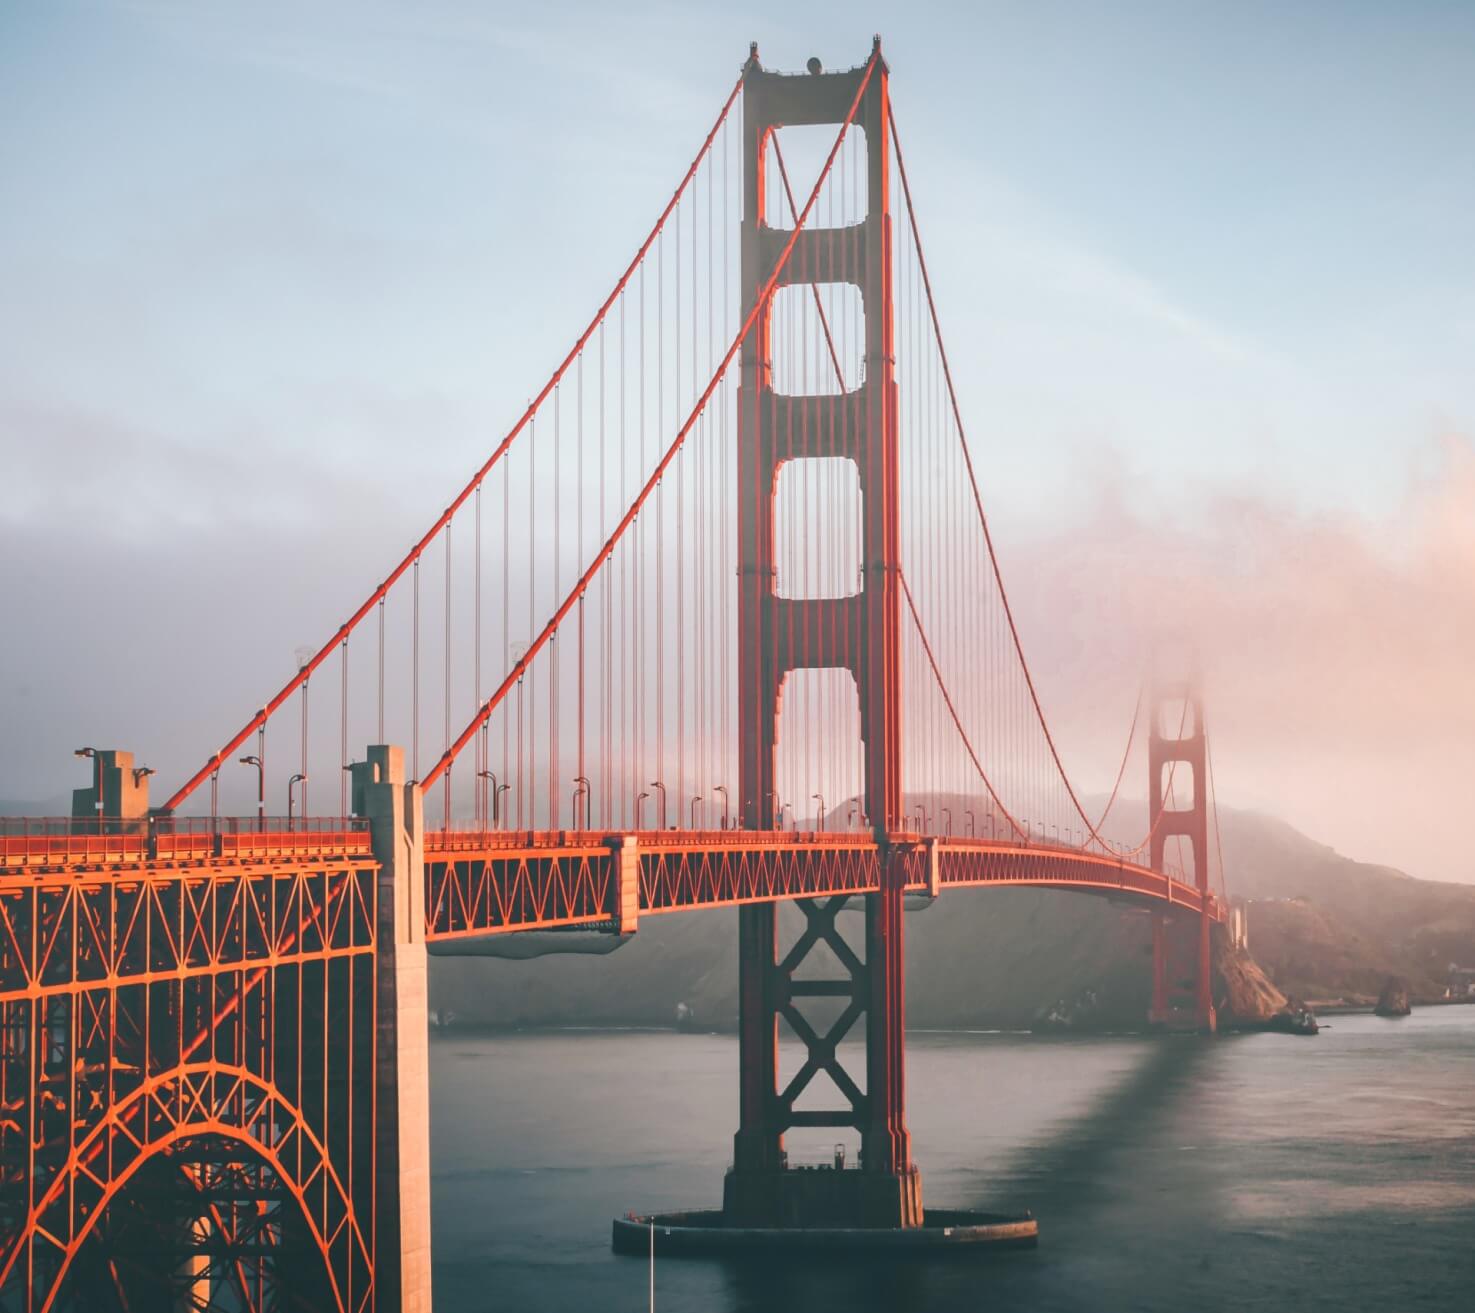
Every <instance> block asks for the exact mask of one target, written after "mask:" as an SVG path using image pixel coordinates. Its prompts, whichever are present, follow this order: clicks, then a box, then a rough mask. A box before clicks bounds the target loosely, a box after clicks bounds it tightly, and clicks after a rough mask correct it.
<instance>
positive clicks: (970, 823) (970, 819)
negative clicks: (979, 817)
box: [963, 807, 977, 839]
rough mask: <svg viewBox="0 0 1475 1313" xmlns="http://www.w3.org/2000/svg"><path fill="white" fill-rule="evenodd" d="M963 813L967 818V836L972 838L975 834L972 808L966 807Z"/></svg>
mask: <svg viewBox="0 0 1475 1313" xmlns="http://www.w3.org/2000/svg"><path fill="white" fill-rule="evenodd" d="M963 815H964V816H966V817H967V818H968V837H969V838H970V839H972V838H973V837H974V836H975V835H976V834H977V826H976V825H975V824H974V818H973V808H971V807H970V808H968V810H967V811H965V812H964V813H963Z"/></svg>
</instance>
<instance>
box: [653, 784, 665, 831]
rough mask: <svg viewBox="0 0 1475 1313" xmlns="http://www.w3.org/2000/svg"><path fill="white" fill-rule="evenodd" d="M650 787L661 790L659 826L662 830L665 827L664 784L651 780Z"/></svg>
mask: <svg viewBox="0 0 1475 1313" xmlns="http://www.w3.org/2000/svg"><path fill="white" fill-rule="evenodd" d="M650 787H651V788H653V789H659V790H660V791H661V812H660V816H661V824H660V826H659V828H660V829H662V830H664V829H665V828H666V786H665V785H664V784H662V783H661V782H660V780H652V781H651V782H650Z"/></svg>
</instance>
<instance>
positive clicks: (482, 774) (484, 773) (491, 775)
mask: <svg viewBox="0 0 1475 1313" xmlns="http://www.w3.org/2000/svg"><path fill="white" fill-rule="evenodd" d="M476 778H477V779H479V780H491V782H492V815H491V823H492V824H493V825H494V826H495V825H496V823H497V795H498V794H499V793H501V792H502V790H501V789H500V788H498V787H497V772H496V771H493V770H479V771H477V772H476ZM481 814H482V818H483V820H485V818H486V815H487V786H486V785H485V784H483V785H482V786H481Z"/></svg>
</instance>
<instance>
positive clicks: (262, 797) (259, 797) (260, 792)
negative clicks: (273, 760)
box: [240, 755, 266, 833]
mask: <svg viewBox="0 0 1475 1313" xmlns="http://www.w3.org/2000/svg"><path fill="white" fill-rule="evenodd" d="M240 762H241V765H242V766H255V767H256V828H257V829H258V830H259V831H262V832H263V833H264V832H265V830H266V767H265V766H263V765H262V764H261V758H260V757H259V756H254V755H253V756H250V757H242V758H240Z"/></svg>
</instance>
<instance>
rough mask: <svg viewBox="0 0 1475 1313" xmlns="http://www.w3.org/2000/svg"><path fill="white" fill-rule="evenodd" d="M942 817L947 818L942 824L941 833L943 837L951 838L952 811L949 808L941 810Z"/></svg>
mask: <svg viewBox="0 0 1475 1313" xmlns="http://www.w3.org/2000/svg"><path fill="white" fill-rule="evenodd" d="M942 815H943V816H945V817H947V819H946V820H945V821H943V823H942V832H943V834H944V835H946V836H947V837H949V838H951V837H952V833H953V809H952V808H951V807H944V808H943V809H942Z"/></svg>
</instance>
